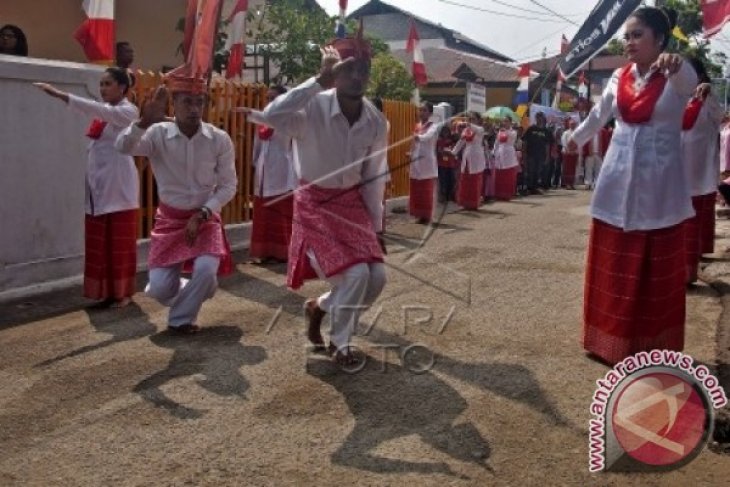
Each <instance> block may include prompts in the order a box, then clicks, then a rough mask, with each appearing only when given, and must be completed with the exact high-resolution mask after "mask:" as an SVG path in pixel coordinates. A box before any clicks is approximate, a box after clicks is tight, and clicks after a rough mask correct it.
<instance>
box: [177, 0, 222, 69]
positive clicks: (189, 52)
mask: <svg viewBox="0 0 730 487" xmlns="http://www.w3.org/2000/svg"><path fill="white" fill-rule="evenodd" d="M220 7H221V0H188V9H187V12H186V14H185V35H184V37H183V54H184V55H185V65H184V66H185V71H186V73H187V74H188V75H189V76H191V77H198V76H203V77H204V76H208V73H209V72H210V70H211V68H212V61H213V48H214V44H215V34H216V32H217V31H218V17H219V14H220Z"/></svg>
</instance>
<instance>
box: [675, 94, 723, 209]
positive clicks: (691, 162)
mask: <svg viewBox="0 0 730 487" xmlns="http://www.w3.org/2000/svg"><path fill="white" fill-rule="evenodd" d="M724 114H725V110H724V109H723V108H722V106H720V103H718V101H717V99H716V98H715V97H714V96H712V95H708V96H707V98H706V99H705V101H704V103H703V104H702V108H701V109H700V113H699V115H698V116H697V121H696V122H695V124H694V126H693V127H692V128H691V129H689V130H683V131H682V157H683V159H684V168H685V169H686V171H687V179H688V181H689V185H690V191H691V194H692V196H700V195H704V194H709V193H714V192H715V191H717V184H718V182H719V180H720V158H719V155H718V147H717V134H718V133H719V131H720V122H721V121H722V117H723V115H724Z"/></svg>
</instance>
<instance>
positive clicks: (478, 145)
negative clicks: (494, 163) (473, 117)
mask: <svg viewBox="0 0 730 487" xmlns="http://www.w3.org/2000/svg"><path fill="white" fill-rule="evenodd" d="M469 127H470V128H471V129H472V130H473V131H474V139H472V141H471V142H467V141H466V140H465V139H464V138H463V137H462V138H460V139H459V141H458V142H457V143H456V145H455V146H454V149H453V152H454V153H455V154H458V153H459V151H460V150H461V149H462V148H463V149H464V152H462V153H461V172H463V173H467V174H478V173H480V172H484V170H485V169H486V168H487V158H486V156H485V155H484V128H483V127H480V126H478V125H474V124H469Z"/></svg>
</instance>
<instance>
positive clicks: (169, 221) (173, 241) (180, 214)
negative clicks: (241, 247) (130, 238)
mask: <svg viewBox="0 0 730 487" xmlns="http://www.w3.org/2000/svg"><path fill="white" fill-rule="evenodd" d="M197 211H198V210H180V209H177V208H173V207H171V206H167V205H165V204H164V203H162V202H160V206H159V207H158V208H157V213H155V226H154V228H153V229H152V233H151V234H150V253H149V256H148V258H147V265H148V267H149V268H150V269H152V268H155V267H170V266H173V265H175V264H180V263H181V262H182V263H183V264H184V265H183V272H191V271H192V268H193V267H192V266H193V261H194V260H195V258H196V257H198V256H201V255H215V256H217V257H220V258H221V262H220V266H219V267H218V275H221V276H224V275H227V274H230V273H232V272H233V260H232V259H231V248H230V246H229V245H228V239H226V232H225V230H224V229H223V222H221V218H220V215H218V214H217V213H215V214H213V216H212V217H211V218H210V220H208V221H207V222H201V223H200V227H199V229H198V236H197V238H196V239H195V242H194V243H193V246H192V247H191V246H189V245H188V243H187V241H186V240H185V226H186V225H187V224H188V220H189V219H190V217H191V216H193V215H194V214H195V213H196V212H197Z"/></svg>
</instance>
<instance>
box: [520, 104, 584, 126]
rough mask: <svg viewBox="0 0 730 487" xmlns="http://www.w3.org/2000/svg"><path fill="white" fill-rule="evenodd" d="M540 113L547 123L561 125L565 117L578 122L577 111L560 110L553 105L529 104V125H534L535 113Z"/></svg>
mask: <svg viewBox="0 0 730 487" xmlns="http://www.w3.org/2000/svg"><path fill="white" fill-rule="evenodd" d="M538 113H542V114H543V115H545V118H546V120H547V123H548V125H559V126H561V127H562V126H563V120H565V119H566V118H572V119H573V120H575V121H576V122H577V123H580V115H579V114H578V112H561V111H560V110H556V109H555V108H553V107H548V106H545V105H536V104H534V103H533V104H532V105H530V125H535V123H536V121H535V115H537V114H538Z"/></svg>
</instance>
